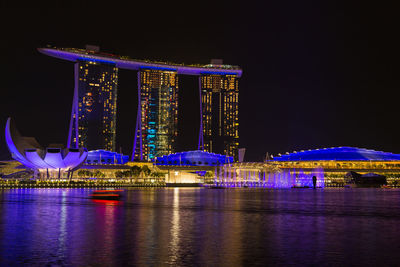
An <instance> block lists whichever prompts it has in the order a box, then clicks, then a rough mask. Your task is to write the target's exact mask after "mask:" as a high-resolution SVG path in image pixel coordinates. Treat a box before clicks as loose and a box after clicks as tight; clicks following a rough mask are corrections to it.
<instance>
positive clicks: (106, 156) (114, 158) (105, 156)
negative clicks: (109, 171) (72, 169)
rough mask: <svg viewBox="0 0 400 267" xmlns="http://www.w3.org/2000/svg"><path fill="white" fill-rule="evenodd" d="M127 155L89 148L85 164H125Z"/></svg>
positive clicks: (127, 158)
mask: <svg viewBox="0 0 400 267" xmlns="http://www.w3.org/2000/svg"><path fill="white" fill-rule="evenodd" d="M128 160H129V156H125V155H123V154H120V153H117V152H111V151H106V150H102V149H99V150H91V151H89V152H88V156H87V159H86V164H125V163H126V162H128Z"/></svg>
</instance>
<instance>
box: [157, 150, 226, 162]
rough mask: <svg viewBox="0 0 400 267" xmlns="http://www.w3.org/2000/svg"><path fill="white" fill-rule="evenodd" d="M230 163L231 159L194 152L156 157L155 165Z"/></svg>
mask: <svg viewBox="0 0 400 267" xmlns="http://www.w3.org/2000/svg"><path fill="white" fill-rule="evenodd" d="M232 162H233V157H228V156H225V155H220V154H214V153H209V152H205V151H201V150H195V151H187V152H180V153H175V154H170V155H166V156H162V157H158V158H157V161H156V165H181V166H220V165H224V164H226V163H232Z"/></svg>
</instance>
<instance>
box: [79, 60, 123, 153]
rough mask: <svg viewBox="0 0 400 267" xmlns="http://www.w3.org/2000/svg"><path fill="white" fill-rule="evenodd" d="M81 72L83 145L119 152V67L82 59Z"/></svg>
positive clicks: (80, 97) (80, 117)
mask: <svg viewBox="0 0 400 267" xmlns="http://www.w3.org/2000/svg"><path fill="white" fill-rule="evenodd" d="M78 72H79V73H78V79H79V80H78V135H79V138H78V140H79V146H81V147H85V148H87V149H88V150H96V149H104V150H107V151H115V136H116V118H117V116H116V112H117V106H116V104H117V84H118V68H117V67H116V66H115V65H114V64H111V63H110V64H109V63H105V62H98V61H86V60H85V61H78ZM75 130H76V129H75V125H74V129H73V132H75ZM75 138H76V137H75V136H74V137H73V140H72V143H73V144H74V143H75V142H76V139H75Z"/></svg>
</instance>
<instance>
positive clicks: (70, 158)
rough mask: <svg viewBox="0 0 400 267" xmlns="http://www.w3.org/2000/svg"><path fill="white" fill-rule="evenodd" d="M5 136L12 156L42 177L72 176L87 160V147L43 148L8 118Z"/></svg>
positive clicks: (37, 176) (38, 176)
mask: <svg viewBox="0 0 400 267" xmlns="http://www.w3.org/2000/svg"><path fill="white" fill-rule="evenodd" d="M5 138H6V143H7V147H8V150H9V151H10V153H11V157H12V158H13V159H15V160H17V161H18V162H20V163H21V164H23V165H24V166H25V167H26V168H27V169H31V170H33V171H34V176H35V177H36V178H40V179H46V178H47V179H48V178H62V177H70V176H71V175H72V173H73V172H74V171H75V170H77V169H79V167H80V166H81V165H82V164H83V163H84V162H85V160H86V157H87V155H88V152H87V150H86V149H85V148H82V147H80V148H65V149H64V148H61V147H53V146H50V147H48V148H43V147H42V146H40V145H39V143H38V142H37V141H36V139H35V138H33V137H25V136H21V135H20V133H19V132H18V130H17V129H16V127H15V125H14V124H13V123H12V122H11V118H8V120H7V124H6V129H5Z"/></svg>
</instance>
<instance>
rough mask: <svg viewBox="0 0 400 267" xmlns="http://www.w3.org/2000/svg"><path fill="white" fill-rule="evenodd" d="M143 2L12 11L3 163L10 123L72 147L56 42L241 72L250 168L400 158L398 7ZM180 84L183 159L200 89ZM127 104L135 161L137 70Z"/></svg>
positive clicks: (122, 136)
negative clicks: (338, 156)
mask: <svg viewBox="0 0 400 267" xmlns="http://www.w3.org/2000/svg"><path fill="white" fill-rule="evenodd" d="M137 2H138V1H132V5H131V6H114V3H113V2H111V1H110V2H109V3H108V4H107V5H101V4H100V2H99V3H98V4H96V5H95V4H93V5H91V4H89V3H87V2H81V4H80V5H73V6H70V7H57V8H56V7H54V8H53V9H46V8H44V7H41V6H32V7H31V8H29V7H26V9H25V10H21V9H20V7H18V6H17V5H16V4H14V6H10V4H8V3H7V2H4V1H3V2H2V4H1V5H2V6H1V16H0V22H1V25H2V26H1V42H0V43H1V51H2V64H1V83H0V86H1V91H2V92H3V94H2V96H1V98H0V99H1V101H0V110H1V117H0V130H1V133H2V134H1V139H0V149H1V150H0V152H1V153H0V159H7V158H9V154H8V151H7V148H6V145H5V142H4V134H3V133H4V127H5V122H6V118H7V117H8V116H11V117H12V118H14V119H15V122H16V124H17V127H18V129H19V130H20V132H21V133H22V134H23V135H25V136H34V137H36V138H37V139H38V141H39V143H41V144H43V145H47V144H49V143H66V140H67V131H68V123H69V117H70V112H71V105H72V94H73V83H74V81H73V63H71V62H67V61H63V60H59V59H55V58H51V57H48V56H45V55H42V54H40V53H39V52H38V51H37V50H36V48H38V47H44V46H46V45H47V44H50V45H53V46H58V47H76V48H84V46H85V44H92V45H98V46H100V47H101V50H102V51H104V52H109V53H114V54H119V55H127V56H130V57H132V58H137V59H151V60H165V61H172V62H178V63H182V62H184V63H204V64H207V63H209V61H210V59H212V58H222V59H223V60H224V63H226V64H232V65H239V66H241V67H242V69H243V76H242V78H241V80H240V94H239V99H240V102H239V113H240V118H239V124H240V132H239V135H240V146H241V147H245V148H246V149H247V151H246V156H245V160H246V161H260V160H262V159H263V157H264V155H265V153H266V152H269V153H270V154H271V153H272V154H274V155H276V154H277V153H285V152H291V151H293V150H301V149H312V148H324V147H332V146H356V147H364V148H371V149H376V150H383V151H388V152H395V153H400V138H399V137H400V134H399V126H398V125H399V115H400V111H399V104H398V103H399V98H398V90H399V88H400V78H399V77H400V72H399V70H400V69H399V52H398V51H399V49H400V43H399V40H398V35H399V26H400V25H399V24H400V23H399V19H398V17H399V16H398V14H397V13H398V12H397V10H398V9H397V8H396V7H395V6H394V5H393V6H390V5H386V4H385V5H383V3H380V2H375V3H374V5H368V4H367V3H365V2H364V3H362V4H361V3H360V4H354V3H352V2H351V1H346V2H345V3H339V2H333V1H330V3H329V4H328V3H326V2H327V1H270V2H269V1H260V2H262V4H255V3H251V2H250V1H241V2H234V1H229V2H228V1H226V2H217V1H214V2H210V3H207V2H199V1H196V2H190V1H186V2H184V3H182V4H176V5H175V4H173V3H172V1H165V2H164V4H163V5H157V4H156V2H150V1H148V4H138V3H137ZM321 2H322V3H321ZM393 2H394V1H393ZM35 5H36V4H35ZM179 79H180V80H179V87H180V97H179V98H180V107H179V112H180V114H179V116H180V117H179V123H180V125H179V137H178V138H179V139H178V150H180V151H182V150H193V149H196V148H197V140H198V129H199V116H200V115H199V98H198V97H199V96H198V80H197V77H195V76H180V78H179ZM117 106H118V111H117V124H118V127H117V147H118V149H119V148H120V147H121V148H122V151H123V152H124V153H125V154H130V153H131V150H132V144H133V134H134V128H135V127H134V126H135V119H136V108H137V81H136V72H134V71H128V70H120V71H119V85H118V104H117Z"/></svg>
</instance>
